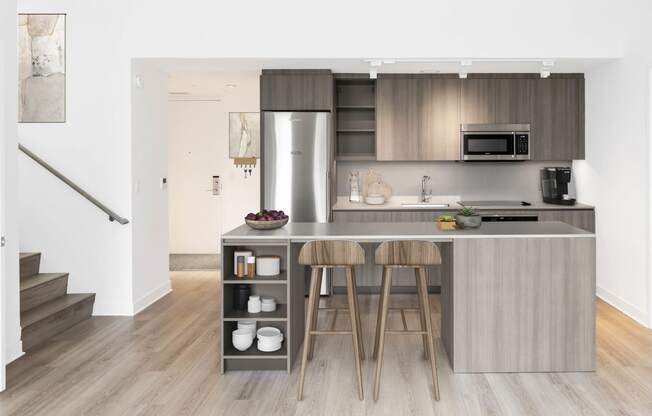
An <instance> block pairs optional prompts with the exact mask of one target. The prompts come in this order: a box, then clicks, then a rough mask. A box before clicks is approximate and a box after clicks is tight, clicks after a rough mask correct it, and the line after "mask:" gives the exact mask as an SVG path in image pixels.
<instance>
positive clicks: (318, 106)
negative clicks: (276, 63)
mask: <svg viewBox="0 0 652 416" xmlns="http://www.w3.org/2000/svg"><path fill="white" fill-rule="evenodd" d="M260 109H261V110H262V111H331V110H332V109H333V74H331V72H330V70H264V71H263V73H262V75H261V76H260Z"/></svg>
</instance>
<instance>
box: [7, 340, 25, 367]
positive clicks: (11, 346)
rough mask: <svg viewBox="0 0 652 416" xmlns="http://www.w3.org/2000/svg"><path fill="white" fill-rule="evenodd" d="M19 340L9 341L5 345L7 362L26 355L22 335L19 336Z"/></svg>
mask: <svg viewBox="0 0 652 416" xmlns="http://www.w3.org/2000/svg"><path fill="white" fill-rule="evenodd" d="M18 338H19V339H18V341H17V342H15V343H9V342H8V343H7V344H6V345H5V348H6V349H5V354H6V355H5V360H6V361H5V364H9V363H12V362H14V361H16V360H17V359H19V358H20V357H22V356H23V355H25V352H24V351H23V341H22V340H20V336H19V337H18Z"/></svg>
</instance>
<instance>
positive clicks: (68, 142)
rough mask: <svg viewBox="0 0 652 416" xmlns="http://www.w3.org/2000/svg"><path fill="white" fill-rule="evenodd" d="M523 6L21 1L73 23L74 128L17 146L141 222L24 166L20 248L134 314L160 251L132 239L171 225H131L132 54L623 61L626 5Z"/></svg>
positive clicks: (104, 308)
mask: <svg viewBox="0 0 652 416" xmlns="http://www.w3.org/2000/svg"><path fill="white" fill-rule="evenodd" d="M524 4H525V3H524V2H522V1H519V0H502V1H493V2H486V1H481V0H473V1H466V2H444V1H433V2H428V3H424V2H417V1H416V0H408V1H406V2H402V3H401V4H400V7H397V5H396V4H393V3H392V4H388V5H383V4H379V3H378V2H371V1H369V2H353V3H352V2H350V1H347V2H344V1H342V0H334V1H332V2H330V3H329V4H328V5H322V7H317V8H316V7H315V5H314V4H313V3H311V2H304V1H299V0H288V1H278V2H254V1H234V2H205V1H201V0H190V1H187V2H184V3H183V5H182V6H180V5H179V2H177V1H173V0H156V1H155V0H142V1H139V2H133V1H128V0H116V1H113V2H98V1H77V2H70V1H63V0H58V1H57V0H20V1H19V10H20V11H21V12H43V11H56V12H65V13H67V14H68V20H67V23H68V25H67V40H68V42H67V43H68V61H67V73H68V78H67V79H68V84H67V97H68V114H67V118H68V121H67V123H65V124H58V125H53V124H42V125H21V126H19V135H20V137H21V140H22V141H23V142H24V143H25V144H27V145H28V146H29V147H31V148H32V149H33V150H34V151H36V152H37V153H38V154H40V155H41V156H42V157H44V158H45V159H46V160H48V161H49V162H51V163H52V164H53V165H54V166H55V167H57V168H60V169H61V170H62V171H63V172H64V173H66V174H67V175H68V176H69V177H71V178H72V179H73V180H75V181H77V182H78V183H79V184H80V185H81V186H82V187H84V188H85V189H88V190H89V191H90V192H91V193H93V194H94V195H97V196H98V198H99V199H100V200H102V201H105V202H106V203H107V204H108V205H109V206H111V207H112V208H113V209H114V210H115V211H117V212H118V213H119V214H121V215H123V216H126V217H127V218H129V219H132V224H131V225H127V226H119V225H117V224H109V223H108V221H106V219H105V218H104V217H103V216H102V215H101V214H100V213H99V212H98V211H96V210H95V208H94V207H92V206H89V205H88V204H87V203H86V202H85V201H82V200H80V199H79V197H78V196H77V195H74V194H72V193H71V192H69V191H68V190H67V189H65V188H63V187H61V185H59V184H58V183H57V182H56V180H54V179H53V178H51V177H49V176H48V175H44V174H43V172H42V171H41V170H40V168H39V167H38V166H34V164H33V163H32V162H31V161H28V160H25V158H21V161H20V169H19V183H20V186H21V191H22V192H21V197H20V202H19V210H20V232H21V248H23V249H36V250H39V251H43V252H44V266H46V269H49V270H66V271H71V272H72V274H71V289H78V290H81V289H84V290H91V291H95V292H97V295H98V297H97V302H96V309H95V313H116V314H119V313H130V312H131V311H133V309H134V305H133V302H134V300H135V299H137V298H138V297H137V295H136V293H135V292H134V293H133V294H132V289H134V290H136V286H135V285H133V283H134V279H137V278H141V277H142V276H154V275H157V273H158V272H159V271H158V270H159V269H160V264H158V263H156V264H155V263H154V262H153V260H152V259H153V258H156V259H157V261H158V259H161V258H162V257H161V256H160V255H158V254H157V255H156V256H154V257H152V258H150V257H148V256H146V257H143V258H137V257H135V256H134V258H133V262H132V233H140V232H141V231H142V232H143V233H145V234H144V235H142V236H134V237H133V242H134V244H135V243H136V242H138V241H141V239H143V241H148V240H149V241H152V240H153V239H154V238H160V237H161V236H160V235H159V231H158V230H160V229H161V227H165V223H166V221H167V219H161V218H160V217H159V216H158V215H157V216H155V218H156V219H160V221H161V222H160V223H158V225H157V226H153V225H148V226H143V228H139V229H138V230H137V229H136V228H137V225H136V223H137V221H140V220H137V218H141V219H142V218H144V217H143V216H142V215H143V213H141V212H136V211H138V209H139V208H137V207H135V206H132V197H134V196H133V195H132V186H133V183H132V179H136V178H137V177H138V174H137V173H136V172H134V178H132V168H131V162H132V155H131V151H132V136H131V133H132V132H131V117H130V114H131V110H132V108H131V105H132V103H131V94H132V88H131V86H132V79H131V64H132V61H131V60H132V58H138V57H151V58H158V57H179V58H183V57H203V58H215V57H297V58H301V57H303V58H306V57H315V58H320V57H321V58H333V57H358V58H361V57H378V56H380V57H383V56H389V57H451V56H458V57H466V56H469V57H489V56H491V57H504V58H518V57H528V58H531V57H585V58H601V57H603V58H604V57H606V58H614V57H615V58H617V57H619V56H621V54H622V50H623V36H622V33H621V27H620V25H621V23H622V21H621V20H622V19H621V18H620V16H621V15H622V12H621V8H622V7H625V6H622V5H621V3H617V2H610V1H608V0H598V1H595V0H593V1H592V0H575V1H567V0H551V1H549V2H547V3H545V4H543V5H540V4H536V5H532V6H529V7H526V6H524ZM528 4H529V3H528ZM342 10H346V13H342ZM415 11H418V12H415ZM634 12H635V10H633V11H632V13H634ZM533 15H536V16H537V18H536V19H532V18H531V17H532V16H533ZM487 16H490V17H491V18H487ZM333 22H338V23H337V25H336V26H333ZM515 33H518V36H514V34H515ZM133 139H134V140H136V138H133ZM135 149H136V148H134V150H135ZM139 157H140V156H138V157H134V160H140V159H139ZM157 163H158V162H157ZM150 185H151V184H148V185H147V186H150ZM43 204H45V207H47V209H44V205H43ZM134 204H135V202H134ZM132 217H133V218H132ZM152 221H154V219H152ZM132 227H133V228H132ZM147 233H151V235H149V236H148V235H147ZM165 238H166V239H167V236H166V237H165ZM135 252H136V250H134V253H135ZM164 254H166V255H167V247H166V250H165V253H164ZM139 263H142V264H139ZM141 266H142V267H141ZM135 273H138V276H136V275H135ZM155 289H156V287H151V288H149V289H148V290H145V291H144V292H143V293H150V292H151V291H152V290H155ZM138 291H139V292H140V289H138Z"/></svg>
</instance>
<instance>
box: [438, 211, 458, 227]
mask: <svg viewBox="0 0 652 416" xmlns="http://www.w3.org/2000/svg"><path fill="white" fill-rule="evenodd" d="M437 226H438V227H439V229H440V230H454V229H455V217H453V216H452V215H440V216H439V217H437Z"/></svg>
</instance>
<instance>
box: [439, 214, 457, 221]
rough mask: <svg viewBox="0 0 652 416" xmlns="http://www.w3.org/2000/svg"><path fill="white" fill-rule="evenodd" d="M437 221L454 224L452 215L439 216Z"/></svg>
mask: <svg viewBox="0 0 652 416" xmlns="http://www.w3.org/2000/svg"><path fill="white" fill-rule="evenodd" d="M437 221H439V222H455V217H453V216H452V215H440V216H439V217H437Z"/></svg>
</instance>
